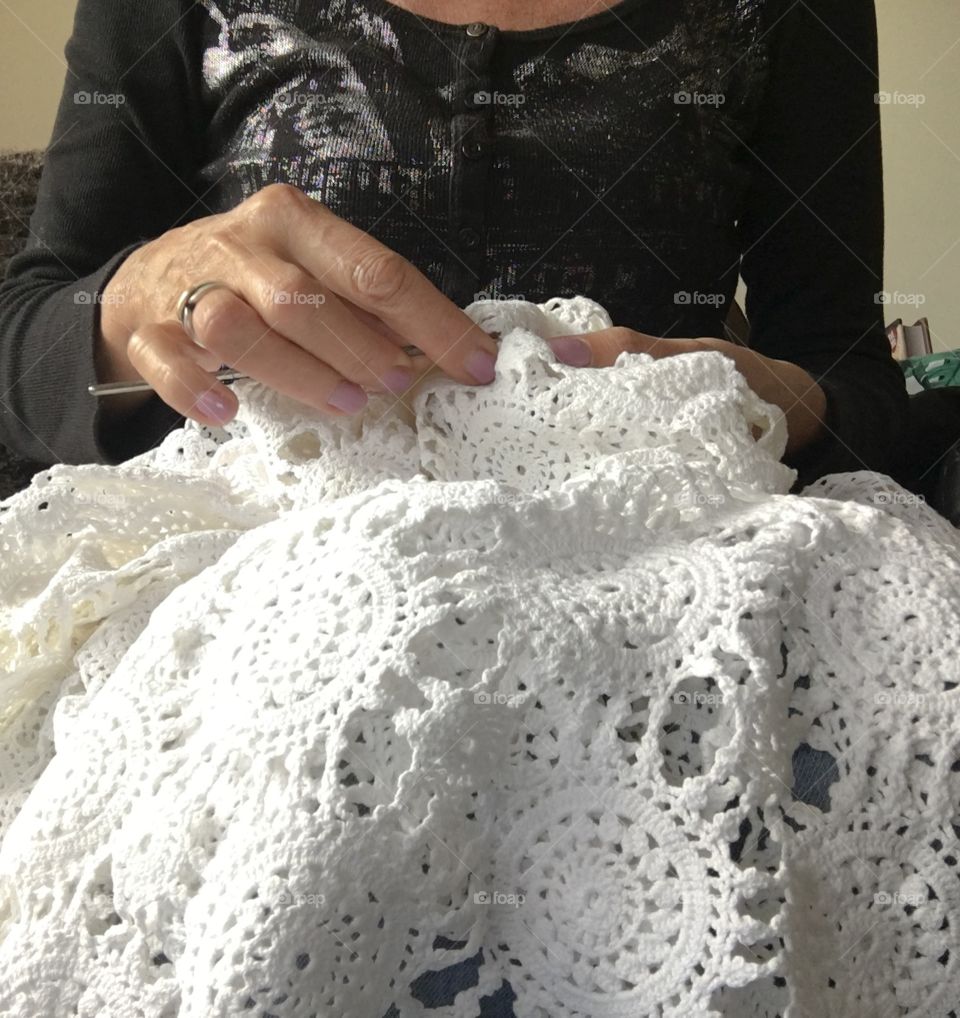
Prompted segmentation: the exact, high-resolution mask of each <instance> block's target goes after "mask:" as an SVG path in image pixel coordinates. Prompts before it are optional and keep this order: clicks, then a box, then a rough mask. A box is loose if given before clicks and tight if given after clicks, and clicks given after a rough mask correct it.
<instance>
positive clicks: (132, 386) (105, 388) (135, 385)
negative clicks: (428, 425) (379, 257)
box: [87, 345, 424, 396]
mask: <svg viewBox="0 0 960 1018" xmlns="http://www.w3.org/2000/svg"><path fill="white" fill-rule="evenodd" d="M403 352H404V353H405V354H407V355H408V356H410V357H423V356H424V353H423V351H422V350H421V349H419V347H416V346H413V345H408V346H405V347H404V348H403ZM214 377H215V378H216V379H217V381H218V382H237V381H239V380H240V379H241V378H249V377H250V376H249V375H246V374H244V373H243V372H242V371H234V370H233V368H230V367H223V368H221V369H220V370H219V371H218V372H217V373H216V374H215V375H214ZM152 388H153V386H152V385H150V383H149V382H102V383H100V384H99V385H88V386H87V392H89V393H90V395H91V396H120V395H122V394H123V393H126V392H149V391H150V389H152Z"/></svg>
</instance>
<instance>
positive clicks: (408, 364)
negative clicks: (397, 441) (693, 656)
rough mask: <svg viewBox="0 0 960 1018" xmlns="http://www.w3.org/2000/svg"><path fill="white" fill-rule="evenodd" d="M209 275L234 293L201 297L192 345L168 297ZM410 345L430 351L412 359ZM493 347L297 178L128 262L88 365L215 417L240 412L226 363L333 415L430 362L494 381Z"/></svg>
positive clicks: (408, 268)
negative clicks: (223, 376)
mask: <svg viewBox="0 0 960 1018" xmlns="http://www.w3.org/2000/svg"><path fill="white" fill-rule="evenodd" d="M207 280H218V281H220V282H224V283H226V284H228V286H230V287H231V288H232V289H233V290H234V291H235V293H231V292H229V291H228V290H225V289H218V290H212V291H210V292H209V293H207V294H205V295H204V296H203V297H202V298H201V299H200V300H199V301H198V303H197V306H196V309H195V311H194V312H193V328H194V332H195V333H196V336H197V339H198V341H199V343H200V344H202V345H197V344H196V343H194V342H192V341H191V340H190V338H189V337H188V336H187V335H186V333H185V332H184V331H183V329H182V327H181V325H180V322H179V321H178V320H177V318H176V311H175V308H176V302H177V299H178V297H179V296H180V294H181V292H182V291H183V290H185V289H186V288H187V287H190V286H195V285H196V284H198V283H201V282H204V281H207ZM407 344H414V345H415V346H417V347H418V348H419V349H420V350H422V351H423V353H424V354H426V357H416V358H411V357H410V356H409V355H408V354H406V353H404V352H403V349H402V348H403V347H404V346H405V345H407ZM496 354H497V346H496V343H495V341H494V340H493V339H492V338H491V337H490V336H488V335H487V334H486V333H485V332H484V331H483V330H482V329H481V328H480V327H479V326H478V325H476V324H475V323H474V322H472V321H471V320H470V319H469V318H468V317H467V316H466V315H465V314H464V313H463V312H462V311H461V310H460V309H459V308H458V307H457V306H456V305H455V304H454V303H453V302H452V301H450V300H448V299H447V298H446V297H445V296H444V295H443V294H442V293H440V291H439V290H437V289H436V288H435V287H434V286H433V285H432V284H431V283H430V281H429V280H428V279H427V278H426V277H425V276H424V275H423V274H422V273H421V272H420V271H419V270H417V269H416V268H415V267H414V266H413V265H412V264H411V263H410V262H408V261H407V260H406V259H404V258H403V257H401V256H400V255H399V254H397V253H396V252H394V251H391V250H390V249H389V248H387V247H385V246H384V245H383V244H381V243H379V242H378V241H377V240H375V239H374V238H373V237H371V236H370V235H369V234H367V233H365V232H364V231H362V230H360V229H358V228H356V227H354V226H352V225H351V224H350V223H348V222H346V221H345V220H343V219H341V218H339V217H338V216H336V215H334V213H333V212H331V211H330V210H329V209H328V208H326V206H324V205H322V204H321V203H320V202H317V201H314V200H313V199H311V198H309V197H308V196H307V195H305V194H304V193H303V192H302V191H299V190H297V189H296V188H295V187H292V186H290V185H286V184H271V185H270V186H268V187H266V188H264V189H263V190H262V191H259V192H258V193H257V194H255V195H253V196H251V197H250V198H248V199H247V200H246V201H244V202H242V203H241V204H240V205H238V206H237V207H236V208H234V209H232V210H231V211H229V212H226V213H223V214H221V215H212V216H209V217H207V218H204V219H201V220H198V221H196V222H193V223H190V224H189V225H187V226H182V227H176V228H174V229H172V230H169V231H168V232H167V233H164V234H163V235H162V236H160V237H158V238H157V239H156V240H152V241H149V242H148V243H146V244H144V245H143V246H142V247H140V248H138V249H137V250H135V251H134V252H132V253H131V254H130V255H129V257H128V258H126V259H125V260H124V261H123V263H122V264H121V265H120V267H119V268H118V270H117V271H116V273H115V274H114V275H113V277H112V278H111V280H110V282H109V283H108V285H107V286H106V287H105V288H104V293H103V295H102V304H101V319H100V337H99V340H98V344H97V350H96V364H97V376H98V379H99V380H100V381H135V380H138V379H140V378H142V379H145V380H146V381H147V382H149V383H150V385H151V387H152V388H153V389H154V390H155V391H156V392H157V393H158V394H159V395H160V397H161V399H163V400H164V402H166V403H168V404H169V405H170V406H171V407H173V408H174V409H175V410H177V412H178V413H181V414H183V415H184V416H186V417H192V418H194V419H196V420H199V421H201V422H204V423H208V424H214V425H220V424H224V423H226V422H227V421H229V420H230V419H231V418H232V417H233V416H234V414H235V413H236V410H237V398H236V396H235V395H234V394H233V393H232V392H231V391H230V389H229V388H227V387H226V386H225V385H223V384H222V383H221V382H218V381H217V380H216V379H215V378H214V377H213V375H212V372H214V371H216V370H217V368H219V367H220V365H221V364H228V365H230V366H231V367H233V368H236V369H237V370H238V371H243V372H244V373H245V374H248V375H250V376H251V377H253V378H256V379H258V380H259V381H261V382H263V383H265V384H266V385H268V386H270V387H271V388H273V389H276V390H277V391H279V392H282V393H285V394H286V395H288V396H291V397H293V398H294V399H297V400H300V401H301V402H303V403H306V404H308V405H310V406H313V407H316V408H317V409H319V410H323V411H326V412H328V413H331V414H338V413H354V412H356V411H357V410H359V409H361V408H362V407H363V405H364V404H365V403H366V401H367V395H366V391H365V390H366V389H373V390H379V391H383V390H389V391H391V392H394V393H402V392H405V391H406V390H407V389H409V388H410V386H411V385H412V384H413V383H414V382H415V381H416V379H417V378H418V377H419V376H420V375H421V374H422V373H423V372H424V371H426V370H429V369H430V368H431V367H433V365H438V366H439V368H440V369H441V370H442V371H444V372H445V373H446V374H448V375H450V376H451V377H453V378H455V379H457V380H458V381H461V382H467V383H472V384H478V383H479V384H483V383H486V382H489V381H491V380H492V379H493V377H494V361H495V360H496ZM146 396H147V397H149V393H147V394H146ZM144 398H146V397H145V396H144V395H143V394H141V393H138V394H136V396H134V397H131V398H124V397H119V396H118V397H111V399H112V400H114V401H119V400H125V401H124V403H123V404H122V406H123V409H124V412H125V411H126V410H128V409H132V408H133V406H134V405H135V403H140V402H142V401H143V399H144ZM112 405H113V406H114V407H117V406H118V403H117V402H114V403H113V404H112Z"/></svg>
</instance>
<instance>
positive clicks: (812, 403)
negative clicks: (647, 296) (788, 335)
mask: <svg viewBox="0 0 960 1018" xmlns="http://www.w3.org/2000/svg"><path fill="white" fill-rule="evenodd" d="M548 342H549V344H550V346H551V347H552V348H553V350H554V353H556V355H557V357H558V358H559V359H560V360H561V361H563V362H564V364H570V365H572V366H574V367H594V368H605V367H610V366H612V365H613V363H614V361H615V360H616V359H617V356H618V355H619V354H620V353H622V352H623V351H624V350H626V351H627V352H628V353H646V354H650V356H651V357H672V356H674V355H675V354H681V353H701V352H703V351H705V350H716V351H717V352H719V353H722V354H723V355H724V356H726V357H729V358H730V359H731V360H732V361H733V362H734V364H736V366H737V369H738V370H739V371H740V373H741V374H742V375H743V377H744V378H745V379H746V380H747V384H748V385H749V386H750V388H751V389H753V391H754V392H755V393H756V394H757V395H758V396H759V397H760V398H761V399H763V400H766V402H768V403H773V404H774V405H776V406H778V407H780V409H781V410H783V412H784V414H786V418H787V448H786V455H788V456H789V455H791V454H793V453H796V452H799V451H800V450H801V449H803V448H804V447H805V446H807V445H809V444H810V443H812V442H814V441H815V440H816V439H817V438H819V437H820V436H821V435H823V433H824V425H823V417H824V414H825V413H826V409H827V399H826V396H825V395H824V392H823V389H822V388H821V387H820V385H819V384H818V383H817V382H815V381H814V380H813V378H812V377H811V375H810V374H809V373H808V372H806V371H804V369H803V368H801V367H799V366H798V365H796V364H791V363H790V362H789V361H779V360H774V359H773V358H772V357H764V356H763V354H760V353H757V352H756V351H755V350H751V349H749V348H748V347H745V346H740V345H739V344H737V343H730V342H728V341H727V340H725V339H709V338H707V339H664V338H660V337H657V336H647V335H645V334H644V333H642V332H634V330H633V329H627V328H622V327H619V326H616V327H614V328H611V329H600V330H597V331H596V332H585V333H582V334H578V335H572V336H554V337H553V338H552V339H550V340H548Z"/></svg>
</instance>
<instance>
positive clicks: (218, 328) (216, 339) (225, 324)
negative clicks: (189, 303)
mask: <svg viewBox="0 0 960 1018" xmlns="http://www.w3.org/2000/svg"><path fill="white" fill-rule="evenodd" d="M214 296H215V297H216V299H214ZM246 321H247V315H246V309H245V305H244V303H243V301H241V300H238V299H237V298H236V297H233V296H230V295H227V294H224V293H222V291H218V292H217V293H216V295H214V294H210V296H208V297H207V299H206V300H201V301H198V302H197V306H196V309H195V310H194V312H193V331H194V332H195V333H196V334H197V336H198V337H199V338H200V339H201V340H202V343H203V346H205V347H207V348H208V349H211V350H220V349H222V348H224V347H225V346H226V345H227V343H228V342H229V340H230V337H231V336H235V335H236V334H237V333H238V332H239V330H240V329H241V328H243V326H244V325H245V324H246Z"/></svg>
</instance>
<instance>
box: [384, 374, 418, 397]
mask: <svg viewBox="0 0 960 1018" xmlns="http://www.w3.org/2000/svg"><path fill="white" fill-rule="evenodd" d="M383 384H384V386H385V387H386V388H387V389H389V390H390V392H392V393H394V395H396V396H402V395H403V393H405V392H406V391H407V389H409V388H410V386H411V385H412V384H413V372H412V371H411V370H410V369H409V368H391V369H390V370H389V371H388V372H387V373H386V374H385V375H384V376H383Z"/></svg>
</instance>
